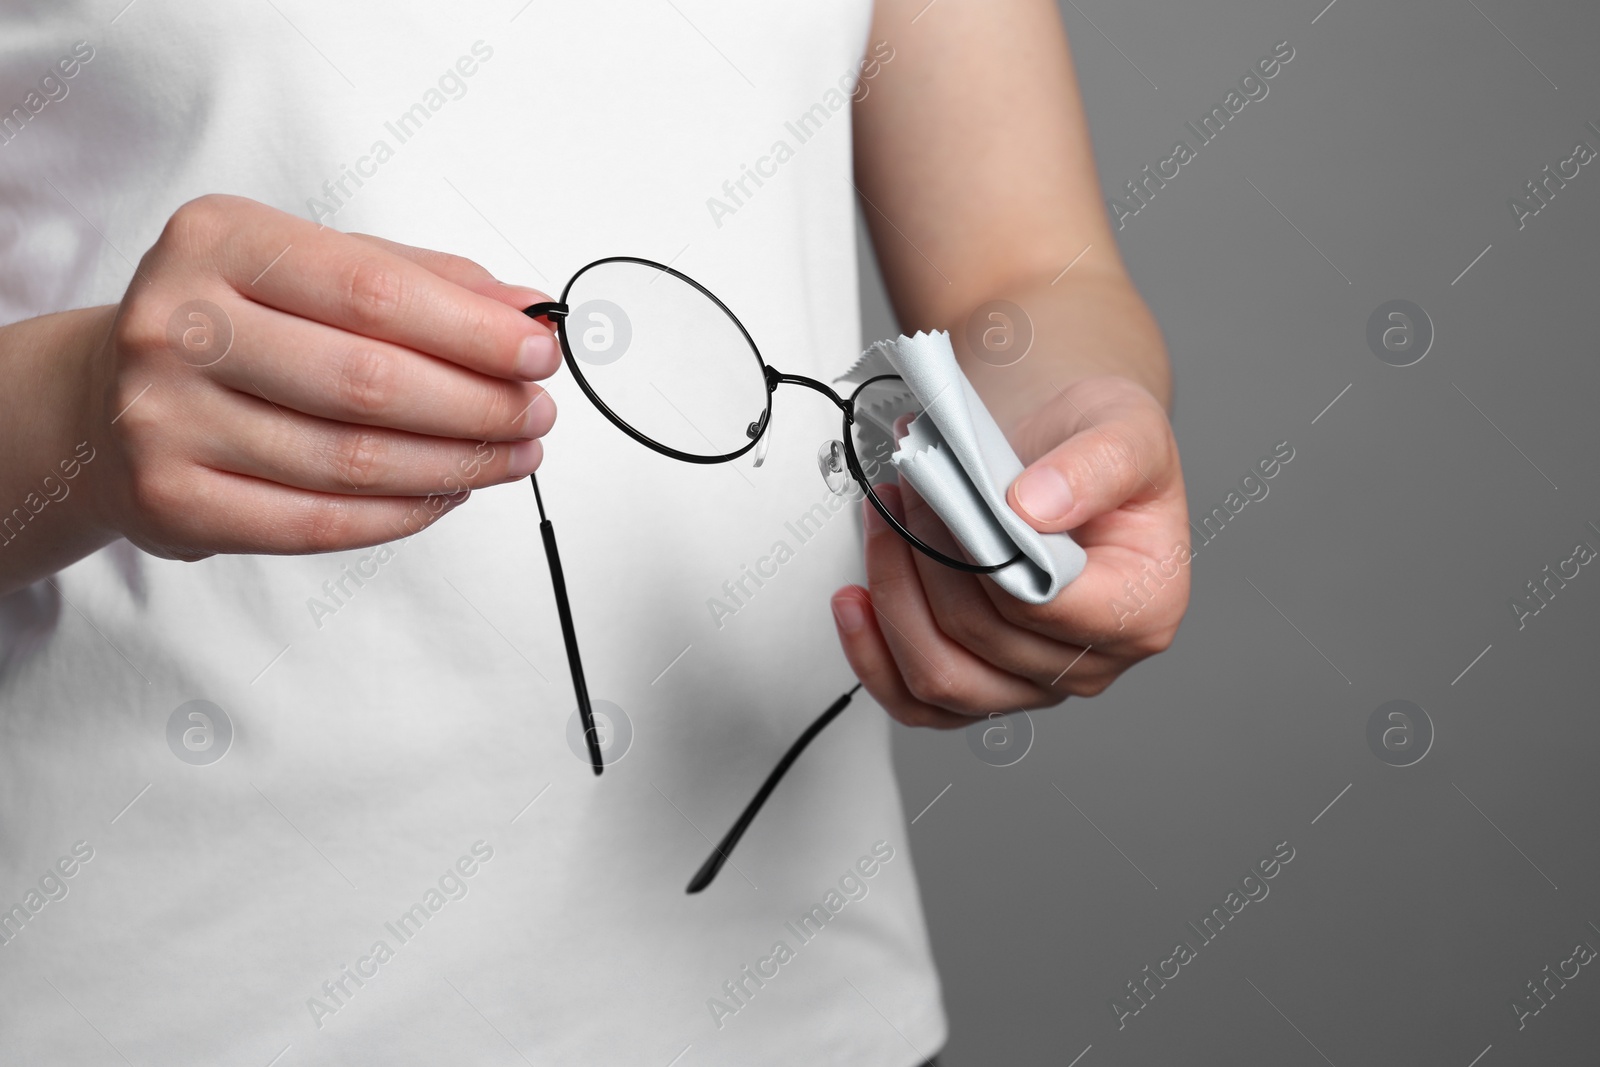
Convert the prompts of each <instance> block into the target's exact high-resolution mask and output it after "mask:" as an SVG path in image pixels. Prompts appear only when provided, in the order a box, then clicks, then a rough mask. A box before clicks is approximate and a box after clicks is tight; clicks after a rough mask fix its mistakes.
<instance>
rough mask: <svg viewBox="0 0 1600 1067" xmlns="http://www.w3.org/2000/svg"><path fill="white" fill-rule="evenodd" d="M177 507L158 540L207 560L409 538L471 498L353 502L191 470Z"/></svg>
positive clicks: (242, 477) (363, 499) (338, 548)
mask: <svg viewBox="0 0 1600 1067" xmlns="http://www.w3.org/2000/svg"><path fill="white" fill-rule="evenodd" d="M180 491H181V496H182V500H181V506H178V504H177V503H175V505H174V506H173V507H171V508H168V509H165V513H166V514H167V515H169V517H170V521H168V522H167V523H166V528H165V529H164V530H163V531H162V538H163V541H164V542H166V543H169V544H178V545H204V546H205V549H206V551H207V552H208V553H251V554H269V555H302V554H307V553H314V552H337V551H341V550H344V549H350V548H366V547H368V546H369V545H378V544H384V543H385V542H388V541H395V540H398V539H400V538H404V537H409V536H411V535H412V534H414V533H417V532H419V531H421V530H424V529H426V528H427V527H429V526H431V525H433V524H434V523H435V522H437V521H439V519H441V518H443V517H444V516H445V515H446V514H448V513H449V512H450V511H453V510H454V509H455V508H457V507H459V506H460V505H461V504H463V503H465V502H466V500H467V499H468V497H469V495H470V494H469V493H466V492H462V493H457V494H454V495H452V496H442V495H440V496H428V497H377V496H372V497H357V496H349V495H341V494H334V493H313V492H307V491H306V490H303V489H295V488H291V487H288V486H284V485H279V484H277V483H275V482H270V481H263V480H261V479H259V478H251V477H247V476H245V475H239V474H232V473H229V472H226V471H213V470H209V469H206V468H201V467H196V468H194V473H193V474H192V475H191V476H190V477H189V478H187V479H185V484H183V486H182V487H181V490H180Z"/></svg>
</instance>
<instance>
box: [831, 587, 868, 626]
mask: <svg viewBox="0 0 1600 1067" xmlns="http://www.w3.org/2000/svg"><path fill="white" fill-rule="evenodd" d="M833 618H834V621H835V622H837V623H838V624H839V629H841V630H843V631H844V632H845V633H847V634H853V633H855V632H856V631H858V630H860V629H861V627H862V626H864V625H866V622H867V615H866V612H864V611H862V610H861V601H860V600H858V599H856V598H855V597H853V596H848V595H846V596H838V597H834V598H833Z"/></svg>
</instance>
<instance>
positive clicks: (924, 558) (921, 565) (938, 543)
mask: <svg viewBox="0 0 1600 1067" xmlns="http://www.w3.org/2000/svg"><path fill="white" fill-rule="evenodd" d="M900 501H901V506H902V508H903V509H904V511H905V517H906V518H905V521H906V526H907V528H908V529H910V531H911V532H912V533H914V534H916V535H917V537H918V538H920V539H921V540H922V541H923V542H924V543H926V544H927V545H928V546H929V547H931V548H935V549H937V550H939V551H940V552H943V553H945V554H946V555H948V556H951V557H952V558H957V559H959V558H960V557H961V556H962V554H963V553H962V552H961V549H960V547H959V545H958V544H957V542H956V539H955V538H954V537H953V536H952V535H951V534H950V531H949V529H948V528H947V527H946V526H945V524H944V523H943V522H942V521H941V520H940V519H939V517H938V516H937V515H936V514H935V513H934V511H933V509H932V508H931V507H929V506H928V504H927V502H926V501H925V500H923V498H922V495H921V494H920V493H918V492H917V491H916V490H915V489H914V488H913V487H912V486H911V485H909V484H908V483H905V482H902V483H901V485H900ZM911 558H912V560H913V562H914V563H915V564H916V568H917V575H918V577H919V578H920V579H921V582H922V590H923V593H924V594H925V595H926V596H927V598H928V606H929V608H930V609H931V610H932V612H933V617H934V618H935V619H936V620H937V621H938V624H939V629H940V630H941V631H942V632H943V633H944V634H946V635H947V636H948V637H950V638H951V639H952V640H953V641H955V642H956V643H957V644H959V645H961V646H962V647H963V648H965V649H967V651H969V652H971V653H973V654H974V655H976V656H977V657H978V658H980V659H982V660H984V661H985V662H987V663H991V664H993V665H994V666H996V667H999V668H1000V669H1001V670H1003V671H1006V672H1008V673H1010V674H1015V675H1018V676H1020V677H1023V678H1026V679H1028V680H1029V681H1031V682H1033V683H1035V684H1036V685H1039V686H1041V687H1043V688H1045V689H1049V688H1050V687H1051V686H1052V685H1053V684H1054V683H1055V682H1056V680H1057V679H1059V678H1060V677H1061V676H1062V674H1063V672H1064V670H1065V668H1066V667H1067V666H1068V665H1069V664H1071V663H1073V662H1075V661H1077V660H1078V659H1079V657H1080V655H1081V654H1082V653H1083V651H1084V649H1083V647H1082V646H1081V645H1075V644H1071V643H1063V642H1062V641H1059V640H1055V639H1054V638H1052V637H1047V636H1045V635H1042V634H1039V633H1037V632H1035V631H1033V630H1030V629H1026V628H1024V627H1022V626H1018V625H1016V624H1015V623H1013V622H1011V621H1010V620H1009V619H1007V618H1006V617H1005V616H1003V615H1002V614H1001V613H1000V610H999V608H998V607H996V606H995V603H994V601H993V600H991V599H990V598H989V596H988V594H986V593H985V592H984V588H983V586H984V581H985V580H984V579H980V578H979V577H978V576H977V575H975V574H967V573H965V572H963V571H958V570H956V569H954V568H953V567H947V566H945V565H944V564H943V563H940V562H939V561H938V560H936V559H934V558H932V557H931V556H929V555H928V554H927V553H925V552H917V551H913V552H912V554H911ZM1001 595H1002V596H1005V595H1009V594H1006V593H1005V592H1004V591H1003V590H1002V591H1001ZM1093 666H1094V664H1087V665H1085V666H1084V671H1087V670H1088V669H1089V668H1092V667H1093ZM1084 671H1080V675H1081V674H1082V673H1084Z"/></svg>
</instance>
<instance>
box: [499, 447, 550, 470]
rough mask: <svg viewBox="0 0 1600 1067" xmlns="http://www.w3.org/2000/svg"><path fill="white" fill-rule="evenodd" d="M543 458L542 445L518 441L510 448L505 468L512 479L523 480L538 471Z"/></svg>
mask: <svg viewBox="0 0 1600 1067" xmlns="http://www.w3.org/2000/svg"><path fill="white" fill-rule="evenodd" d="M543 458H544V445H542V444H540V443H539V442H538V441H518V442H517V443H516V444H514V445H512V446H511V456H510V458H509V459H508V460H507V462H506V468H507V470H508V472H509V473H510V474H511V476H512V477H513V478H523V477H526V476H527V475H530V474H532V473H533V472H534V471H536V470H538V469H539V461H540V460H541V459H543Z"/></svg>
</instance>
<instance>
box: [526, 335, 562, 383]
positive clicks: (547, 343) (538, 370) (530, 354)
mask: <svg viewBox="0 0 1600 1067" xmlns="http://www.w3.org/2000/svg"><path fill="white" fill-rule="evenodd" d="M555 370H556V339H555V338H554V337H552V336H550V335H549V334H547V333H536V334H532V335H530V336H528V337H525V338H523V340H522V347H521V348H520V349H518V350H517V377H519V378H526V379H528V380H529V381H533V380H534V379H537V378H548V377H550V375H552V374H554V373H555Z"/></svg>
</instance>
